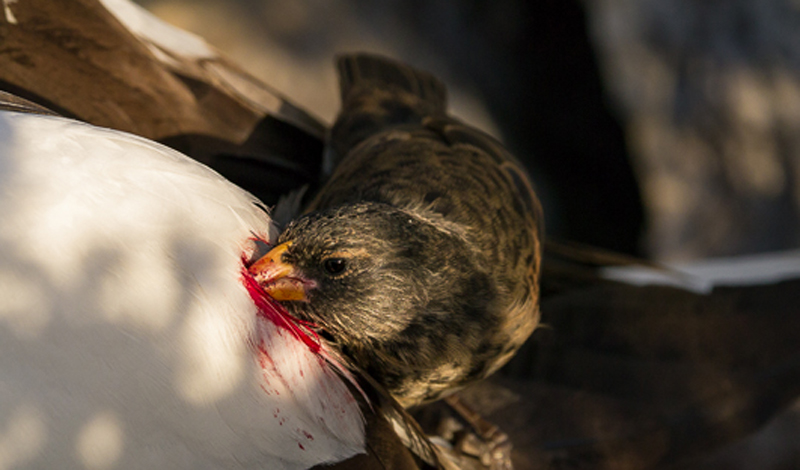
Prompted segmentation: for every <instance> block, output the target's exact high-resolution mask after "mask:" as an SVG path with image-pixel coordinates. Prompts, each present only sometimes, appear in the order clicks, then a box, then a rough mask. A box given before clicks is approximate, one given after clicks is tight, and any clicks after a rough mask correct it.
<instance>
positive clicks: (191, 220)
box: [0, 111, 365, 469]
mask: <svg viewBox="0 0 800 470" xmlns="http://www.w3.org/2000/svg"><path fill="white" fill-rule="evenodd" d="M0 220H2V223H1V224H0V469H10V468H41V469H56V468H58V469H73V468H74V469H112V468H113V469H135V468H148V469H153V468H160V469H184V468H185V469H211V468H225V469H236V468H268V469H301V468H308V467H311V466H313V465H316V464H321V463H331V462H337V461H341V460H343V459H346V458H348V457H350V456H353V455H355V454H358V453H362V452H364V450H365V431H364V421H363V416H362V412H361V411H360V409H359V403H358V400H357V398H358V399H360V397H357V396H355V395H354V394H358V392H357V391H356V392H354V391H353V390H356V388H355V387H352V386H348V384H347V383H346V381H347V379H345V378H343V377H345V376H346V375H347V374H346V373H344V372H343V371H342V370H337V367H336V365H335V364H336V360H335V359H334V358H333V357H332V353H331V352H329V351H326V350H325V348H324V346H322V349H319V350H317V348H316V343H314V342H313V337H312V338H311V341H310V342H309V341H308V338H306V341H302V340H301V339H303V338H302V335H303V334H304V333H306V330H304V329H303V327H302V325H300V326H298V327H297V328H298V329H297V331H296V332H295V333H292V331H290V330H289V329H287V328H285V327H283V326H281V325H279V324H277V323H275V322H273V321H271V320H270V318H269V315H268V313H269V312H266V313H265V312H264V311H263V310H260V309H259V307H258V306H257V305H256V302H254V300H258V295H257V293H256V292H248V289H247V288H246V287H245V285H244V283H245V280H246V279H245V278H244V277H243V274H242V267H243V257H244V258H245V259H246V258H247V257H249V256H250V255H251V254H252V253H253V252H254V250H256V249H257V245H258V243H257V241H255V240H257V239H258V238H263V239H264V240H269V239H271V238H272V237H273V236H274V235H275V232H274V229H273V228H272V226H271V224H270V219H269V217H268V215H267V213H266V212H265V211H264V210H263V209H261V208H260V207H259V203H258V201H257V200H256V199H255V198H253V197H252V196H251V195H249V194H248V193H246V192H245V191H243V190H241V189H239V188H238V187H236V186H234V185H233V184H231V183H229V182H228V181H226V180H225V179H224V178H222V177H221V176H219V175H218V174H216V173H215V172H213V171H212V170H210V169H208V168H206V167H205V166H203V165H201V164H198V163H196V162H195V161H193V160H191V159H189V158H188V157H185V156H183V155H182V154H179V153H177V152H175V151H173V150H171V149H169V148H167V147H164V146H162V145H159V144H156V143H154V142H152V141H149V140H146V139H143V138H140V137H136V136H133V135H130V134H126V133H122V132H118V131H112V130H108V129H102V128H98V127H93V126H90V125H87V124H83V123H79V122H76V121H72V120H68V119H65V118H60V117H54V116H42V115H36V114H25V113H19V112H8V111H2V112H0ZM284 321H287V320H285V319H284ZM297 332H299V333H297ZM307 343H309V344H310V346H309V344H307Z"/></svg>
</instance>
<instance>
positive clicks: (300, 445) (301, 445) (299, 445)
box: [297, 442, 306, 450]
mask: <svg viewBox="0 0 800 470" xmlns="http://www.w3.org/2000/svg"><path fill="white" fill-rule="evenodd" d="M297 446H298V447H299V448H301V449H303V450H306V448H305V447H303V444H300V443H299V442H298V443H297Z"/></svg>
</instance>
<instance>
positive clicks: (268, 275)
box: [249, 242, 306, 300]
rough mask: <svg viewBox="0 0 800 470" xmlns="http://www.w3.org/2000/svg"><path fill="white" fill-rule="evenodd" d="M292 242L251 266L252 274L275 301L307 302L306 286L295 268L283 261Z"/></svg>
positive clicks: (273, 250) (275, 249)
mask: <svg viewBox="0 0 800 470" xmlns="http://www.w3.org/2000/svg"><path fill="white" fill-rule="evenodd" d="M290 246H292V242H286V243H282V244H280V245H278V246H276V247H275V248H273V249H271V250H270V251H269V252H268V253H267V254H266V255H264V256H262V257H261V258H259V259H258V261H256V262H255V263H253V265H252V266H250V268H249V271H250V274H252V275H253V277H254V278H255V280H256V281H258V283H259V284H261V286H262V287H263V288H264V290H265V291H267V293H268V294H269V295H270V296H272V298H273V299H275V300H306V286H305V283H304V282H303V279H302V278H301V277H300V276H299V275H298V273H297V271H296V270H295V267H294V266H293V265H291V264H289V263H284V262H283V260H282V257H283V254H284V253H285V252H286V250H288V249H289V247H290Z"/></svg>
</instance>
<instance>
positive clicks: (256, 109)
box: [0, 0, 324, 204]
mask: <svg viewBox="0 0 800 470" xmlns="http://www.w3.org/2000/svg"><path fill="white" fill-rule="evenodd" d="M6 9H7V10H8V12H6V15H0V89H2V90H5V91H8V92H11V93H13V94H15V95H18V96H20V97H23V98H26V99H28V100H30V101H33V102H35V103H37V104H39V105H43V106H45V107H47V108H50V109H52V110H54V111H56V112H58V113H59V114H62V115H64V116H67V117H72V118H76V119H79V120H82V121H86V122H89V123H91V124H95V125H98V126H103V127H110V128H113V129H118V130H123V131H127V132H131V133H134V134H138V135H141V136H143V137H147V138H149V139H153V140H157V141H160V142H162V143H166V144H167V145H169V146H171V147H173V148H176V149H177V150H180V151H182V152H183V153H186V154H187V155H189V156H191V157H193V158H195V159H197V160H199V161H201V162H203V163H206V164H207V165H209V166H211V167H212V168H214V169H216V170H217V171H219V172H220V173H222V174H223V175H224V176H226V177H228V178H229V179H231V180H232V181H234V182H235V183H237V184H239V185H240V186H243V187H244V188H245V189H247V190H249V191H250V192H252V193H254V194H255V195H257V196H259V197H260V198H261V199H262V200H264V201H265V202H266V203H268V204H272V203H274V202H276V201H277V198H278V196H279V195H280V194H283V193H285V192H287V191H289V190H291V189H294V188H296V187H299V186H302V185H303V184H308V183H312V184H313V183H314V182H315V181H316V180H317V177H318V173H319V167H320V162H321V158H322V149H323V144H322V138H323V135H324V126H323V125H322V124H321V123H320V122H319V121H318V120H317V119H315V118H313V117H312V116H310V115H309V114H308V113H306V112H304V111H303V110H301V109H299V108H298V107H296V106H294V105H293V104H292V103H290V102H289V101H287V100H286V99H285V98H283V97H282V96H281V95H280V94H279V93H277V92H276V91H275V90H273V89H271V88H270V87H269V86H267V85H265V84H263V83H261V82H260V81H258V80H257V79H255V78H253V77H252V76H250V75H249V74H247V73H246V72H244V71H242V70H241V69H240V68H239V67H237V66H236V65H235V64H233V63H232V62H231V61H229V60H227V59H226V58H225V57H224V56H222V55H221V54H220V53H219V52H218V51H216V50H215V49H214V48H212V47H211V46H209V45H208V44H206V43H205V42H204V41H203V40H202V39H200V38H199V37H196V36H194V35H191V34H189V33H186V32H184V31H181V30H179V29H177V28H173V27H172V26H170V25H167V24H166V23H163V22H161V21H160V20H158V19H156V18H155V17H153V16H151V15H150V14H149V13H147V12H146V11H144V10H143V9H141V8H140V7H138V6H136V5H135V4H133V3H132V2H125V1H106V2H101V1H99V0H74V1H69V2H62V1H56V0H30V1H24V2H13V3H11V2H9V3H8V5H7V6H6ZM9 13H10V14H9Z"/></svg>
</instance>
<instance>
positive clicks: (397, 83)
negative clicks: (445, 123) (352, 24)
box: [337, 54, 447, 113]
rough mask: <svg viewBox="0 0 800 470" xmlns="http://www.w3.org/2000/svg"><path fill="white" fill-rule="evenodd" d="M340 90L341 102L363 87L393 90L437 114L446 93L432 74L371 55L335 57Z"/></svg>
mask: <svg viewBox="0 0 800 470" xmlns="http://www.w3.org/2000/svg"><path fill="white" fill-rule="evenodd" d="M337 65H338V69H339V88H340V91H341V94H342V103H346V102H348V100H349V99H350V97H351V96H352V94H353V93H354V92H358V90H359V89H360V88H363V87H364V86H367V87H374V88H377V89H394V90H396V91H402V92H405V93H408V94H410V95H412V96H414V97H416V98H418V99H419V100H420V101H421V102H422V103H424V104H425V105H426V107H429V108H430V109H431V110H435V111H436V112H438V113H444V112H445V110H446V108H447V90H446V88H445V86H444V84H443V83H442V82H441V81H440V80H439V79H438V78H436V77H434V76H433V75H431V74H429V73H427V72H424V71H422V70H417V69H415V68H413V67H410V66H408V65H406V64H403V63H401V62H398V61H396V60H392V59H389V58H386V57H382V56H378V55H372V54H353V55H344V56H340V57H338V60H337Z"/></svg>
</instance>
